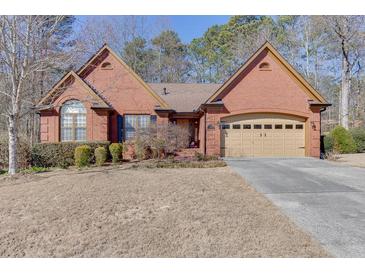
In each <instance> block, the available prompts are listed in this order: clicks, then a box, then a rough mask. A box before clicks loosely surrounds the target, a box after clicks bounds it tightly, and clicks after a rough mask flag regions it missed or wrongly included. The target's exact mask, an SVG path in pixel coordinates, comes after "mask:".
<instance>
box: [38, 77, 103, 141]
mask: <svg viewBox="0 0 365 274" xmlns="http://www.w3.org/2000/svg"><path fill="white" fill-rule="evenodd" d="M71 77H72V76H71ZM68 100H79V101H81V103H82V104H83V105H84V107H85V108H86V132H87V134H86V136H87V140H88V141H105V140H108V112H107V111H106V110H94V109H92V108H91V106H92V103H91V102H92V101H93V100H94V98H93V96H92V95H91V94H90V93H89V92H88V91H87V90H85V87H84V86H83V85H82V84H81V83H80V82H79V81H73V82H72V83H71V84H70V85H69V86H68V87H67V88H66V89H65V91H64V92H63V93H62V95H61V96H60V97H58V98H57V99H56V100H55V102H54V103H53V104H54V106H55V108H54V110H52V111H42V112H41V142H43V143H46V142H59V141H60V117H59V115H60V110H61V107H62V104H63V103H65V102H66V101H68Z"/></svg>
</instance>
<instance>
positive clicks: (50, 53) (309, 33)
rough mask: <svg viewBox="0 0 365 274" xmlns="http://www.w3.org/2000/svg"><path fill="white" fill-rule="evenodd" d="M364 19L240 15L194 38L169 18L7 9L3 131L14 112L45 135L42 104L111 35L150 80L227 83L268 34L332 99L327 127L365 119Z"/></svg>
mask: <svg viewBox="0 0 365 274" xmlns="http://www.w3.org/2000/svg"><path fill="white" fill-rule="evenodd" d="M364 19H365V17H364V16H232V17H231V18H230V20H229V21H228V22H227V23H226V24H223V25H214V26H212V27H210V28H208V29H207V30H206V32H205V33H204V35H203V36H202V37H199V38H196V39H193V40H192V41H191V42H190V43H188V44H184V43H183V42H182V41H181V39H180V38H179V34H178V33H176V32H175V31H173V30H172V29H171V28H170V27H169V20H168V17H163V16H161V17H155V20H154V21H153V23H151V20H147V17H146V16H112V17H108V16H104V17H102V16H98V17H95V18H93V17H87V19H86V20H85V21H82V22H80V21H79V20H78V19H77V18H76V17H74V16H0V28H1V36H2V37H1V39H0V135H1V134H4V133H5V134H8V128H9V124H10V122H11V119H13V118H14V119H17V124H16V125H17V126H16V127H17V133H16V134H17V135H21V136H25V137H26V138H27V139H28V140H29V142H30V143H32V144H33V143H36V142H38V136H39V121H38V115H36V111H37V109H36V108H35V105H36V103H37V102H38V101H39V99H40V98H41V97H42V96H44V95H45V94H46V92H47V91H48V90H49V89H50V88H51V87H52V86H53V85H54V84H55V83H56V81H58V80H59V79H60V77H62V75H63V74H64V73H65V72H66V71H68V70H70V69H74V70H76V69H77V68H79V67H80V66H81V65H82V64H83V62H85V61H86V60H87V59H88V58H90V56H91V55H92V54H94V53H95V52H96V51H97V50H98V49H99V48H100V47H101V46H102V45H103V44H104V43H108V44H109V45H110V46H111V47H112V48H113V49H114V50H115V51H116V52H117V53H119V54H120V55H121V57H122V58H123V59H124V60H125V61H126V63H127V64H128V65H130V66H131V68H132V69H133V70H135V71H136V72H137V73H138V74H139V75H140V76H141V77H142V78H143V79H144V80H145V81H146V82H197V83H222V82H224V81H225V80H226V79H227V78H228V77H229V76H230V75H232V74H233V73H234V72H235V70H236V69H237V68H238V67H239V66H241V65H242V64H243V63H244V62H245V60H246V59H247V58H248V57H249V56H250V55H251V54H252V53H253V52H254V51H256V50H257V49H258V48H259V47H260V46H261V45H262V44H263V43H264V42H265V41H266V40H268V41H269V42H270V43H272V44H273V46H274V47H276V48H277V49H278V50H279V52H280V53H281V54H282V55H283V56H284V57H285V58H286V59H287V61H288V62H289V63H290V64H292V65H293V66H294V67H295V68H296V69H297V70H298V72H300V73H301V74H302V75H303V76H304V77H305V78H306V79H307V80H308V81H309V83H311V84H312V85H313V87H314V88H316V89H317V90H318V91H319V92H321V94H322V95H324V97H325V98H326V99H327V100H328V102H330V103H332V107H329V108H328V110H327V111H325V112H324V113H323V116H322V123H323V131H324V132H326V131H328V130H330V129H332V128H333V127H334V126H335V125H337V124H341V125H343V126H344V127H345V128H349V127H363V126H364V122H365V121H364V120H365V116H364V111H365V77H364V76H365V75H364V72H365V71H364V67H363V63H364V61H365V51H364V48H365V39H364V38H365V36H364V33H365V31H364V26H365V24H364ZM186 27H187V28H188V27H189V26H188V25H187V26H186ZM14 87H16V88H15V89H14ZM17 100H18V101H17ZM15 104H17V107H15Z"/></svg>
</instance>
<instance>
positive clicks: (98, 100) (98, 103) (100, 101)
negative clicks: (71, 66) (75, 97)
mask: <svg viewBox="0 0 365 274" xmlns="http://www.w3.org/2000/svg"><path fill="white" fill-rule="evenodd" d="M70 77H73V78H74V79H75V81H77V82H79V83H80V84H81V85H82V86H83V87H84V88H85V91H86V92H88V93H89V94H90V95H91V96H92V97H93V98H94V99H95V101H93V107H96V108H110V105H109V104H108V103H107V102H106V101H105V99H104V98H102V97H101V95H100V93H98V92H97V91H96V89H93V88H92V87H91V86H90V85H89V84H87V83H86V82H85V81H84V80H82V79H81V78H80V77H79V76H78V75H77V74H76V73H75V72H74V71H70V72H68V73H67V74H66V75H65V76H63V77H62V78H61V80H59V81H58V82H57V83H56V84H55V85H54V86H53V88H52V89H51V90H50V91H49V92H48V93H47V95H46V96H45V97H43V98H42V100H41V101H40V102H39V103H38V104H37V106H38V107H40V106H42V105H44V104H47V103H48V101H47V100H50V99H52V96H53V95H55V96H56V97H58V96H59V95H61V93H62V92H63V91H60V88H61V86H62V84H63V83H64V82H65V81H66V80H67V79H69V78H70ZM57 92H59V93H57ZM51 101H52V100H51ZM49 103H50V102H49Z"/></svg>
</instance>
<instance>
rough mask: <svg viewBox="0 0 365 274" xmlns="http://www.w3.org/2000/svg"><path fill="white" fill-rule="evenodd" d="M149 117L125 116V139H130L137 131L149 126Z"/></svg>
mask: <svg viewBox="0 0 365 274" xmlns="http://www.w3.org/2000/svg"><path fill="white" fill-rule="evenodd" d="M150 121H151V117H150V115H138V114H137V115H126V116H125V139H126V140H128V139H132V138H133V137H134V136H135V133H136V130H137V129H145V128H148V126H149V125H150Z"/></svg>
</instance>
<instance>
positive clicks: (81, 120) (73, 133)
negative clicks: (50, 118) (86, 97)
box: [61, 100, 86, 142]
mask: <svg viewBox="0 0 365 274" xmlns="http://www.w3.org/2000/svg"><path fill="white" fill-rule="evenodd" d="M73 141H76V142H80V141H86V109H85V107H84V105H83V104H82V103H81V102H80V101H77V100H70V101H67V102H65V103H64V104H63V106H62V107H61V142H73Z"/></svg>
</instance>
